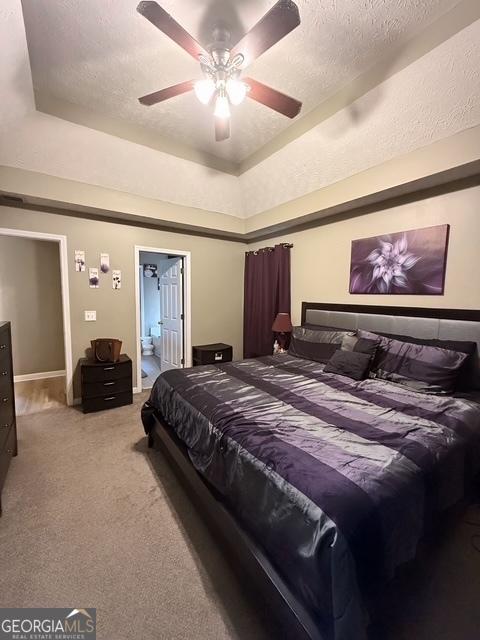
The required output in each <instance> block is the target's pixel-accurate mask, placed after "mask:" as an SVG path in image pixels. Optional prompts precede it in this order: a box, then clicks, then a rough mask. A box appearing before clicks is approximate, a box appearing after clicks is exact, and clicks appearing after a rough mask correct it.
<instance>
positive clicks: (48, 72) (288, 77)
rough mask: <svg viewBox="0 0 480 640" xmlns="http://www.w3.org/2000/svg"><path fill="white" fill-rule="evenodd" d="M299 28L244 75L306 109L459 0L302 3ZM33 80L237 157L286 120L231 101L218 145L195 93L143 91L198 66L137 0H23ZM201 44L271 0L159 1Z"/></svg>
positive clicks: (234, 28)
mask: <svg viewBox="0 0 480 640" xmlns="http://www.w3.org/2000/svg"><path fill="white" fill-rule="evenodd" d="M297 3H298V5H299V8H300V15H301V19H302V24H301V25H300V27H298V28H297V29H296V30H295V31H294V32H292V33H291V34H289V35H288V36H286V38H284V40H282V41H281V42H280V43H278V44H277V45H275V46H274V47H273V48H272V49H270V50H269V51H267V52H266V53H265V54H264V55H263V56H262V57H261V58H259V59H258V60H257V61H255V62H254V63H253V64H252V65H251V66H250V67H249V69H248V74H249V75H251V76H252V77H254V78H256V79H258V80H260V81H262V82H265V83H267V84H269V85H271V86H273V87H275V88H277V89H279V90H280V91H283V92H285V93H288V94H290V95H292V96H294V97H296V98H298V99H300V100H301V101H303V104H304V107H303V111H302V114H305V113H307V112H308V111H310V110H311V109H312V108H314V107H315V106H317V105H318V104H319V103H321V102H322V101H323V100H324V99H326V98H327V97H328V96H330V95H332V94H333V93H334V92H335V91H337V90H338V89H340V88H341V87H343V86H344V85H345V84H346V83H348V82H349V81H351V80H353V79H354V78H355V77H357V76H358V75H359V74H360V73H361V72H363V71H365V70H366V69H368V68H369V67H370V66H371V65H372V64H373V63H374V62H375V61H376V60H378V59H379V58H381V57H383V56H387V55H389V53H390V52H391V50H392V47H393V45H398V44H401V43H402V42H404V41H406V40H407V39H408V38H410V37H412V36H413V35H414V34H415V33H417V32H418V31H420V30H421V29H422V28H424V27H425V26H427V25H428V24H429V23H431V22H432V21H433V20H435V19H436V18H437V17H438V16H439V15H441V14H442V13H445V12H446V11H447V10H449V9H450V8H451V7H453V6H455V5H456V4H457V0H429V1H428V2H426V1H425V0H325V1H323V2H318V1H317V0H297ZM22 4H23V11H24V17H25V25H26V31H27V40H28V46H29V53H30V62H31V67H32V74H33V81H34V86H35V89H36V90H37V91H40V92H42V93H43V94H50V95H53V96H55V97H56V98H60V99H62V100H66V101H68V102H71V103H74V104H77V105H80V106H83V107H87V108H88V109H89V110H93V111H95V112H98V113H99V114H102V115H103V116H105V115H107V116H112V117H115V118H120V119H123V120H125V121H127V122H130V123H133V124H136V125H142V126H145V127H146V128H148V129H151V130H153V131H155V132H157V133H159V134H161V135H162V136H166V137H169V138H172V139H174V140H176V141H178V142H181V143H183V144H188V145H189V146H191V147H193V148H195V149H200V150H202V151H204V152H207V153H210V154H215V155H218V156H219V157H222V158H225V159H228V160H230V161H233V162H240V161H242V160H243V159H245V158H246V157H248V156H249V155H251V154H252V153H253V152H255V151H256V150H257V149H259V148H260V147H262V146H263V145H264V144H265V143H267V142H268V141H269V140H271V139H272V138H274V137H275V136H276V135H278V134H279V133H280V132H281V131H283V130H284V129H285V128H286V127H288V126H289V124H290V123H291V121H290V120H288V119H287V118H285V117H283V116H281V115H278V114H276V113H275V112H273V111H271V110H269V109H267V108H266V107H264V106H262V105H259V104H257V103H254V102H253V101H251V100H246V101H245V103H243V104H242V105H240V106H239V107H235V108H234V112H233V115H232V130H233V131H232V137H231V139H230V140H228V141H225V142H221V143H216V142H215V141H214V136H213V118H212V115H211V112H210V109H209V108H208V107H204V106H202V105H201V104H200V103H199V102H198V101H197V100H196V98H195V96H194V95H193V94H187V95H183V96H179V97H177V98H174V99H172V100H170V101H167V102H164V103H162V104H161V105H158V106H155V107H150V108H148V107H143V106H141V105H139V104H138V102H137V97H138V96H141V95H144V94H146V93H150V92H152V91H155V90H158V89H161V88H163V87H165V86H168V85H171V84H176V83H178V82H181V81H183V80H187V79H191V78H193V79H196V78H200V77H201V72H200V68H199V65H197V64H196V63H195V61H194V60H193V59H192V58H190V56H189V55H188V54H186V53H185V52H184V51H183V50H182V49H180V48H179V47H178V46H177V45H176V44H175V43H173V42H172V41H171V40H169V39H168V38H167V37H166V36H164V35H163V34H162V33H161V32H160V31H158V30H157V29H156V28H155V27H153V26H152V25H151V24H150V23H149V22H148V21H147V20H146V19H145V18H143V17H142V16H140V15H139V14H138V13H137V12H136V10H135V8H136V5H137V0H102V1H99V0H81V1H80V0H23V3H22ZM161 4H162V6H163V7H164V8H165V9H166V10H167V11H169V12H170V13H171V14H172V15H173V16H174V17H175V18H176V19H177V21H179V22H180V23H181V24H182V25H183V26H184V27H185V28H186V29H187V30H188V31H190V33H192V35H193V36H194V37H196V38H197V39H198V40H199V41H200V42H202V43H203V44H207V43H208V41H209V39H210V35H209V34H210V33H211V31H212V28H213V27H214V25H215V24H216V23H218V21H223V22H224V23H227V24H228V25H229V27H230V30H231V32H232V34H233V40H236V39H238V38H240V36H241V35H242V34H243V33H244V32H245V31H247V30H248V29H249V28H250V27H251V26H253V25H254V24H255V23H256V22H257V21H258V19H259V18H260V17H261V16H262V15H263V14H264V13H265V12H266V11H267V10H268V9H269V8H270V7H271V6H272V5H273V4H274V1H273V0H209V1H207V0H161Z"/></svg>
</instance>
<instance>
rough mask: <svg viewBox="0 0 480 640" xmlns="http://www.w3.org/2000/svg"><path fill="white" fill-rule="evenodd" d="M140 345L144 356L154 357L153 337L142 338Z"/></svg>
mask: <svg viewBox="0 0 480 640" xmlns="http://www.w3.org/2000/svg"><path fill="white" fill-rule="evenodd" d="M140 343H141V345H142V356H152V355H153V349H154V346H153V338H152V337H151V336H147V337H145V338H140Z"/></svg>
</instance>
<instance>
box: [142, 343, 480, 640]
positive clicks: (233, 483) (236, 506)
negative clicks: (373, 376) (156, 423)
mask: <svg viewBox="0 0 480 640" xmlns="http://www.w3.org/2000/svg"><path fill="white" fill-rule="evenodd" d="M323 369H324V365H323V364H320V363H318V362H313V361H311V360H304V359H301V358H298V357H294V356H292V355H289V354H282V355H279V356H270V357H264V358H258V359H253V360H243V361H239V362H233V363H228V364H221V365H217V366H207V367H196V368H193V369H183V370H172V371H168V372H166V373H164V374H162V375H161V376H160V377H159V378H158V380H157V381H156V383H155V386H154V387H153V389H152V393H151V398H150V400H149V404H150V405H153V407H155V409H156V410H157V412H158V413H159V414H160V416H161V417H162V418H163V419H164V420H165V421H166V422H167V423H168V424H169V425H170V426H171V427H172V428H173V429H174V430H175V432H176V433H177V435H178V436H179V437H180V438H181V439H182V440H183V442H184V443H185V444H186V445H187V447H188V450H189V455H190V458H191V460H192V463H193V465H194V466H195V467H196V469H197V470H198V471H199V472H200V473H202V474H203V475H204V476H205V478H206V479H207V480H208V481H209V482H210V483H211V484H212V485H213V486H214V487H215V488H216V489H217V490H218V491H219V492H220V493H221V494H222V495H223V496H224V497H225V501H226V504H227V505H228V507H229V509H230V511H231V512H232V513H233V514H234V515H235V517H236V519H237V520H238V521H239V522H240V523H241V525H242V526H243V527H244V528H245V529H247V530H248V531H249V532H250V534H251V535H252V536H253V537H254V538H255V539H256V541H257V543H259V544H260V545H262V546H263V548H264V550H265V551H266V553H267V554H268V556H269V558H270V560H271V561H272V562H273V563H274V564H275V565H276V567H277V570H278V571H279V572H280V573H281V575H282V576H283V578H284V580H285V581H286V582H287V583H288V584H289V585H290V587H291V588H292V589H293V590H294V591H295V592H296V593H297V595H298V596H299V597H300V598H301V599H302V601H303V602H304V603H305V605H306V606H307V607H308V608H309V610H310V611H311V613H312V615H314V617H315V619H316V621H317V623H318V626H319V629H320V630H321V632H322V633H323V635H324V637H325V639H326V640H352V639H353V638H355V640H362V638H365V637H366V629H367V624H368V616H367V613H366V609H365V606H364V600H363V598H362V594H364V593H365V591H366V590H367V589H368V588H369V587H371V586H372V585H378V584H382V583H383V581H386V580H388V579H390V578H391V577H392V576H393V575H394V572H395V569H396V567H397V566H398V565H400V564H401V563H403V562H406V561H408V560H410V559H412V558H413V557H414V555H415V552H416V548H417V545H418V542H419V540H420V538H421V537H422V534H423V532H424V530H425V526H426V524H427V522H428V520H429V518H430V517H431V515H432V514H433V513H434V512H438V511H439V510H443V509H446V508H447V507H449V506H451V505H453V504H454V503H455V502H457V501H458V500H460V499H461V498H462V497H463V496H464V495H465V492H466V489H467V487H468V485H469V482H470V481H471V480H472V478H473V476H474V475H476V474H477V472H478V471H479V469H480V405H479V404H477V403H475V402H473V401H471V400H468V399H455V398H452V397H446V396H434V395H426V394H421V393H418V392H416V391H413V390H412V389H409V388H406V387H402V386H401V385H397V384H394V383H392V382H389V381H385V380H378V379H377V380H363V381H360V382H357V381H354V380H352V379H350V378H347V377H343V376H339V375H335V374H327V373H324V372H323ZM145 426H146V429H148V425H147V423H145Z"/></svg>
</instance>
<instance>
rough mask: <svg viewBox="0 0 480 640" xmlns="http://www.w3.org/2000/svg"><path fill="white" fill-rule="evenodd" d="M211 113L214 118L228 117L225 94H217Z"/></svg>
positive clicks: (228, 107)
mask: <svg viewBox="0 0 480 640" xmlns="http://www.w3.org/2000/svg"><path fill="white" fill-rule="evenodd" d="M213 115H214V116H215V117H216V118H220V119H222V120H224V119H226V118H229V117H230V105H229V103H228V98H227V96H225V95H223V96H222V95H220V96H217V100H216V101H215V111H214V113H213Z"/></svg>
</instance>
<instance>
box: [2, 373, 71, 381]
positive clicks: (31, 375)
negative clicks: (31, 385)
mask: <svg viewBox="0 0 480 640" xmlns="http://www.w3.org/2000/svg"><path fill="white" fill-rule="evenodd" d="M66 375H67V372H66V371H65V370H63V371H41V372H40V373H26V374H24V375H21V376H14V377H13V381H14V382H28V381H29V380H45V379H46V378H61V377H62V376H66Z"/></svg>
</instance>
